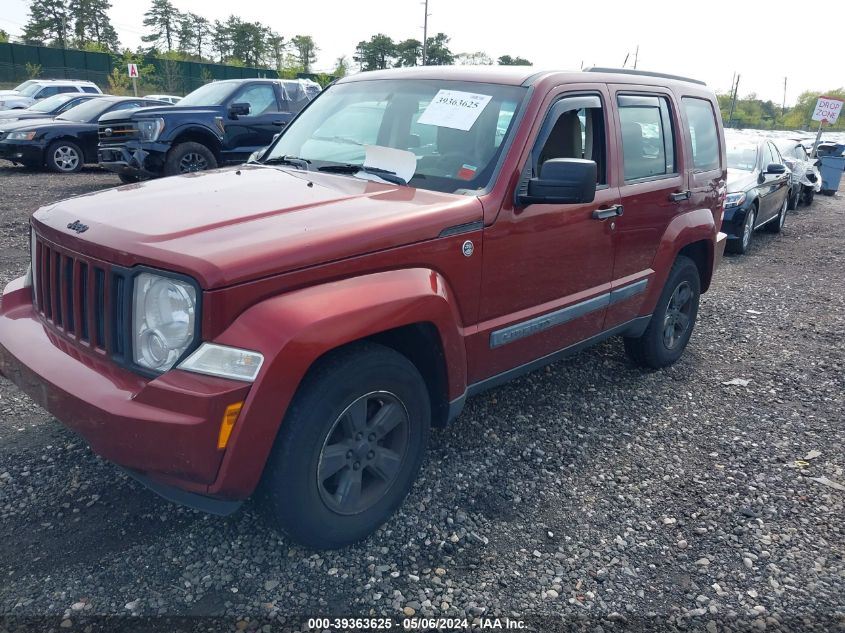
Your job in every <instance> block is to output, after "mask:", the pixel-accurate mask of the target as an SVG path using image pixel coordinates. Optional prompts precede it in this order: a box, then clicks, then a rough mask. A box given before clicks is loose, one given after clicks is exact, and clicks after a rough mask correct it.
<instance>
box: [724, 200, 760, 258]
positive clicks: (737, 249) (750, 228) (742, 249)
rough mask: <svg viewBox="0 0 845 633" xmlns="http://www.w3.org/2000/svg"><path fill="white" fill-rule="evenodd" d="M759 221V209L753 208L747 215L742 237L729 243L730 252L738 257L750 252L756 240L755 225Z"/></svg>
mask: <svg viewBox="0 0 845 633" xmlns="http://www.w3.org/2000/svg"><path fill="white" fill-rule="evenodd" d="M756 221H757V207H751V208H750V209H748V211H747V212H746V213H745V222H743V224H742V235H741V236H740V238H739V239H738V240H730V241H729V242H728V246H727V248H728V250H729V251H730V252H731V253H735V254H736V255H744V254H745V253H747V252H748V248H749V247H750V246H751V240H752V239H754V224H755V223H756Z"/></svg>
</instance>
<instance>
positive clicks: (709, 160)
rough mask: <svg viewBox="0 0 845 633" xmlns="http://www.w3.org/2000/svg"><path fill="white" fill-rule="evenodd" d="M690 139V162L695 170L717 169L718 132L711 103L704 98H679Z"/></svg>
mask: <svg viewBox="0 0 845 633" xmlns="http://www.w3.org/2000/svg"><path fill="white" fill-rule="evenodd" d="M681 104H682V107H683V109H684V115H685V116H686V118H687V124H688V125H689V133H690V138H691V140H692V162H693V165H694V166H695V169H696V171H710V170H711V169H719V132H718V128H717V127H716V114H715V112H714V111H713V104H712V103H710V102H709V101H707V100H706V99H698V98H696V97H684V98H683V99H681Z"/></svg>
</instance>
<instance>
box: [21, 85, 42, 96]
mask: <svg viewBox="0 0 845 633" xmlns="http://www.w3.org/2000/svg"><path fill="white" fill-rule="evenodd" d="M39 90H41V86H39V85H38V84H30V85H28V86H27V87H26V88H24V89H23V90H21V91H20V93H21V94H22V95H23V96H24V97H34V96H35V93H36V92H38V91H39Z"/></svg>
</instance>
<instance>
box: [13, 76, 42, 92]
mask: <svg viewBox="0 0 845 633" xmlns="http://www.w3.org/2000/svg"><path fill="white" fill-rule="evenodd" d="M35 83H36V81H35V80H34V79H27V80H26V81H25V82H23V83H22V84H18V85H17V86H15V87H14V88H12V90H14V91H15V92H23V91H24V89H25V88H27V86H31V85H33V84H35Z"/></svg>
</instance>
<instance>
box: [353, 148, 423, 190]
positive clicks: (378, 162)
mask: <svg viewBox="0 0 845 633" xmlns="http://www.w3.org/2000/svg"><path fill="white" fill-rule="evenodd" d="M364 152H365V155H364V167H375V168H376V169H386V170H387V171H390V172H393V173H394V174H396V175H397V176H399V177H400V178H401V179H402V180H404V181H405V182H408V181H409V180H410V179H411V178H412V177H413V175H414V172H416V171H417V157H416V155H415V154H414V152H409V151H407V150H404V149H395V148H393V147H383V146H382V145H365V146H364Z"/></svg>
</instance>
